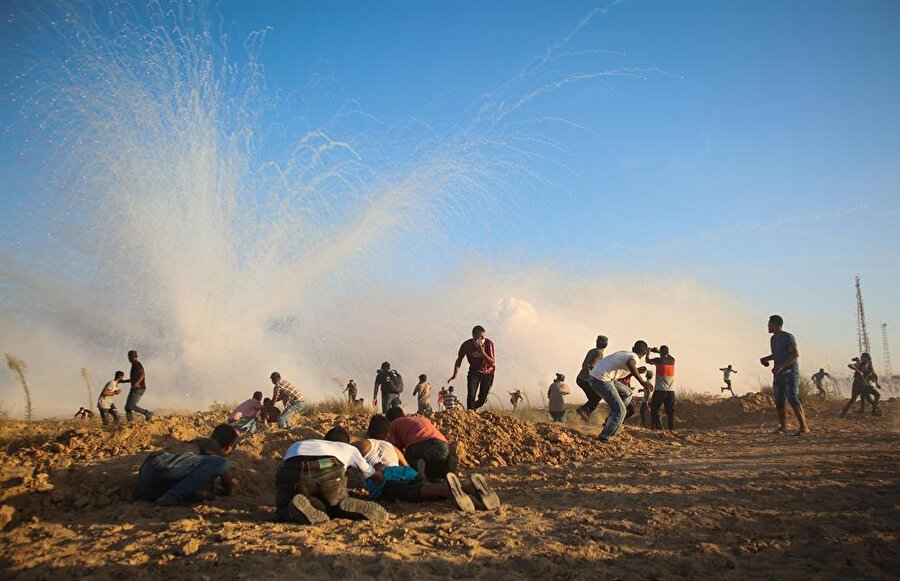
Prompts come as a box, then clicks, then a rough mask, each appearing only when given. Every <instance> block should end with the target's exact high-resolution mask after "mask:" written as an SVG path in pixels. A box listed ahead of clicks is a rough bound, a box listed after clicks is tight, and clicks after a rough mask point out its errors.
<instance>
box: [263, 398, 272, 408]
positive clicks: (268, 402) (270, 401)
mask: <svg viewBox="0 0 900 581" xmlns="http://www.w3.org/2000/svg"><path fill="white" fill-rule="evenodd" d="M263 405H264V406H266V407H269V406H271V405H272V398H271V397H267V398H265V399H264V400H263Z"/></svg>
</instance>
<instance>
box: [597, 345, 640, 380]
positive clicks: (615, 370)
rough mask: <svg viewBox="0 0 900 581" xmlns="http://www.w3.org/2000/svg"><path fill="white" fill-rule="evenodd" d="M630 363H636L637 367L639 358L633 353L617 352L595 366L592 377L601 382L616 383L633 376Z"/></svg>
mask: <svg viewBox="0 0 900 581" xmlns="http://www.w3.org/2000/svg"><path fill="white" fill-rule="evenodd" d="M629 361H634V365H635V367H637V364H638V361H639V359H638V356H637V355H635V354H634V353H633V352H632V351H616V352H615V353H612V354H610V355H607V356H606V357H604V358H603V359H601V360H600V361H598V362H597V365H594V368H593V369H591V377H593V378H594V379H599V380H600V381H614V380H616V379H622V378H623V377H627V376H628V375H630V374H631V370H630V369H628V362H629Z"/></svg>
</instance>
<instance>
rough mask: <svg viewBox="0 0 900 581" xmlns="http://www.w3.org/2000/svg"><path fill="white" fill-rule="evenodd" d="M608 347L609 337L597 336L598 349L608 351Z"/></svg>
mask: <svg viewBox="0 0 900 581" xmlns="http://www.w3.org/2000/svg"><path fill="white" fill-rule="evenodd" d="M607 347H609V337H607V336H606V335H597V349H606V348H607Z"/></svg>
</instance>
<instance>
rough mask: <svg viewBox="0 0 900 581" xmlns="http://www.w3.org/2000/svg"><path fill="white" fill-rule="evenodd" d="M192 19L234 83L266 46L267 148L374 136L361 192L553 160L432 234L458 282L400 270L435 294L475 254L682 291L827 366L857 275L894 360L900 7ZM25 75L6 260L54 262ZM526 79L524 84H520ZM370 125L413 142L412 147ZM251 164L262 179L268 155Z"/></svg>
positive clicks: (1, 150)
mask: <svg viewBox="0 0 900 581" xmlns="http://www.w3.org/2000/svg"><path fill="white" fill-rule="evenodd" d="M93 5H94V6H95V8H97V9H98V11H99V12H102V11H103V10H104V9H105V8H104V5H102V4H96V3H95V4H93ZM29 12H30V10H29V8H28V7H25V8H21V9H16V10H13V12H12V13H13V14H15V15H16V16H15V18H10V19H8V21H7V22H6V23H4V26H6V27H7V29H8V30H6V31H5V33H4V35H3V37H4V39H5V40H4V41H2V49H3V51H4V53H6V54H16V55H17V56H21V55H20V54H19V53H18V49H17V48H16V47H17V46H18V45H26V46H29V47H30V48H31V50H33V51H36V54H37V56H38V57H40V58H46V59H51V60H52V59H54V58H58V57H59V55H60V54H61V53H60V52H59V51H57V50H56V49H54V48H52V46H51V45H49V44H47V43H42V42H40V36H39V35H36V34H35V33H34V31H33V30H32V28H31V27H29V26H27V25H25V26H23V25H22V23H23V22H25V19H23V18H20V17H19V16H18V15H19V14H28V13H29ZM208 15H209V16H210V20H211V21H212V22H217V21H218V19H219V17H221V22H222V23H223V25H222V26H223V29H224V30H225V31H227V33H228V36H229V41H228V46H229V50H230V51H231V56H232V57H234V58H235V59H236V60H237V61H240V60H241V59H243V58H245V57H246V48H245V40H246V39H248V37H250V35H251V33H252V32H253V31H258V30H266V33H265V39H264V42H263V43H262V44H261V45H260V48H259V50H258V54H257V60H258V62H259V63H260V64H261V65H262V66H263V67H264V69H265V80H266V84H267V88H268V91H269V92H270V94H271V95H272V96H275V95H278V96H281V97H282V98H283V100H282V104H281V106H280V107H278V108H275V109H274V113H273V115H275V116H279V115H281V116H283V118H282V117H280V118H278V119H275V120H274V121H276V122H277V123H281V124H283V125H284V134H290V133H291V131H292V130H293V129H296V128H297V127H298V126H300V125H302V124H304V123H308V126H310V127H317V126H318V125H319V124H324V125H329V124H332V123H333V119H334V114H335V113H336V112H337V111H338V110H339V109H341V108H342V107H343V108H346V107H348V106H350V105H349V104H352V108H355V109H358V110H360V111H364V112H365V113H366V116H367V117H366V118H365V119H370V118H371V119H375V120H377V123H373V124H369V125H367V124H366V123H368V122H367V121H365V120H363V121H361V122H359V123H360V125H359V127H366V129H365V131H370V130H371V131H372V133H371V134H363V133H360V141H362V142H365V141H366V140H368V141H370V142H372V141H378V140H380V139H384V140H385V141H387V142H389V143H388V144H387V145H384V147H383V148H382V149H381V150H380V151H381V154H380V155H374V156H373V157H372V158H371V159H367V160H366V161H367V162H368V163H371V164H373V165H374V167H372V170H373V171H374V172H376V173H378V172H379V171H381V170H383V171H384V173H383V175H386V176H389V175H390V170H391V169H392V167H391V162H392V161H394V160H395V159H396V158H397V157H400V158H403V157H404V156H406V155H409V156H410V157H409V158H410V159H414V153H412V152H411V151H409V150H415V148H416V147H417V146H418V145H420V144H421V143H422V139H423V137H422V135H423V133H427V134H428V135H429V138H428V139H430V140H431V141H432V142H436V143H439V142H441V141H443V140H451V139H452V138H457V139H462V138H469V137H471V138H473V139H475V140H490V139H494V138H506V137H508V135H509V134H510V132H516V131H525V130H527V131H533V132H534V133H535V135H537V136H539V137H541V138H548V139H553V140H555V141H556V142H558V143H559V144H560V146H561V147H560V149H559V150H557V151H552V150H549V149H547V148H545V147H543V146H540V145H533V147H534V149H533V151H534V152H539V153H541V154H545V155H547V159H545V160H544V161H540V160H538V159H536V158H531V162H532V163H533V167H529V169H530V170H533V171H535V172H536V173H538V174H539V175H540V176H541V177H542V178H543V179H544V180H545V181H533V182H531V183H521V182H517V181H512V180H510V181H506V182H503V183H500V182H498V184H497V185H498V189H504V190H505V191H504V192H503V194H502V195H499V196H498V198H497V201H498V203H496V204H493V205H491V206H490V208H489V209H487V210H484V211H483V212H481V211H478V213H479V214H482V216H481V217H482V220H480V221H479V222H478V223H477V224H476V225H475V226H474V227H473V228H470V229H466V228H465V227H464V224H461V223H459V222H453V223H451V226H450V227H448V228H447V231H446V232H445V233H444V234H443V235H444V236H445V237H446V239H447V240H446V241H447V242H448V243H449V247H450V248H452V251H451V253H452V254H455V259H456V260H459V261H460V262H459V263H457V264H447V263H446V254H445V252H446V251H445V250H444V251H442V250H440V249H438V248H437V247H434V248H432V250H434V251H435V253H434V254H433V255H430V254H428V253H425V254H424V255H423V254H418V255H416V254H415V253H412V254H410V255H409V257H408V260H409V262H408V265H409V267H410V269H412V270H413V271H416V270H417V271H419V272H426V273H428V274H430V275H436V274H440V273H442V272H445V271H447V270H453V269H454V268H459V267H460V264H462V265H465V264H466V262H467V261H468V260H469V257H470V256H472V255H473V254H475V255H477V256H478V257H479V260H486V261H488V262H490V263H492V264H504V263H505V264H510V265H514V266H515V265H520V266H523V267H526V268H532V267H540V268H548V269H550V270H552V271H554V272H556V273H558V275H559V276H563V277H566V278H567V279H569V280H577V279H578V278H579V277H588V276H589V277H592V278H597V277H599V278H603V277H604V276H606V275H609V276H614V275H618V274H630V273H649V274H650V275H652V276H655V275H659V276H660V277H670V279H683V278H688V279H696V280H699V281H700V282H701V283H704V284H706V285H709V286H711V287H712V288H714V289H717V290H718V291H721V292H722V293H723V294H724V295H726V296H728V297H732V298H734V299H735V300H736V301H737V302H738V303H740V304H741V305H743V306H746V307H747V308H749V309H750V310H751V311H752V312H754V313H761V314H768V313H770V312H781V313H782V314H784V315H785V318H786V319H787V320H788V321H789V323H788V327H792V326H793V327H795V328H796V327H799V328H801V329H802V330H803V333H804V334H805V335H806V336H807V337H810V338H811V339H812V338H814V339H815V341H817V348H818V349H819V351H820V352H823V351H827V352H828V353H830V354H834V356H835V357H836V358H838V359H843V358H844V357H846V356H849V355H850V354H852V351H853V349H854V348H855V342H856V340H855V321H854V311H853V305H854V303H853V286H852V281H853V276H854V275H855V274H860V275H862V277H863V286H864V292H865V296H866V301H867V309H868V313H869V324H870V326H871V328H872V339H873V343H875V344H876V345H878V348H876V349H874V351H875V352H876V354H879V355H880V336H879V334H878V325H879V324H880V323H881V322H883V321H887V322H889V324H890V325H891V328H892V329H893V332H892V335H891V342H892V344H894V345H895V346H896V347H895V350H897V349H900V331H898V329H900V295H898V288H900V267H898V265H900V260H898V259H900V234H898V229H897V226H898V224H900V77H898V75H896V74H895V69H896V63H897V59H898V57H900V35H897V34H896V30H898V28H900V4H898V3H897V2H890V1H886V2H826V1H815V2H791V3H784V2H693V1H692V2H646V1H640V0H633V1H624V2H620V3H617V4H610V3H603V2H601V3H596V2H536V1H535V2H377V3H375V2H362V3H351V2H275V1H266V2H252V3H251V2H245V1H238V0H222V1H221V2H219V3H218V4H214V5H213V8H210V9H209V10H208ZM589 15H592V16H591V17H590V18H587V17H588V16H589ZM579 23H582V26H580V27H579ZM573 31H575V33H574V34H573ZM547 55H549V56H550V57H551V58H550V59H548V60H547V62H545V63H544V64H543V65H542V66H540V67H538V68H537V69H535V68H534V67H535V64H536V63H537V62H538V61H539V60H540V59H541V57H542V56H545V57H546V56H547ZM19 64H21V61H20V60H16V59H4V62H3V63H2V64H0V75H2V77H3V81H4V85H5V86H6V87H7V88H10V90H9V92H8V95H7V97H5V98H3V99H2V100H0V122H2V125H3V127H4V129H5V131H6V136H7V139H4V140H3V142H2V143H0V154H2V158H3V160H4V161H3V162H2V176H0V186H2V190H0V210H2V212H0V260H2V259H3V258H4V253H9V254H7V256H9V255H12V254H15V253H17V252H18V251H19V249H21V248H22V247H23V245H24V247H27V248H29V249H30V251H31V252H34V253H45V254H47V253H51V252H52V249H53V248H54V246H53V245H54V244H56V245H58V244H59V243H60V242H59V240H54V239H53V233H54V232H53V228H52V227H50V228H48V225H47V223H46V221H45V220H44V219H43V217H44V214H43V213H42V210H41V208H40V207H38V206H37V205H36V204H35V203H34V201H33V200H34V199H33V198H32V197H31V194H30V192H31V191H32V189H33V187H34V183H36V180H38V179H39V177H40V176H39V175H38V176H37V177H35V175H36V174H35V173H34V172H33V170H34V169H35V168H38V173H40V171H41V170H40V168H41V167H42V166H41V163H43V162H44V157H43V156H44V155H45V154H46V152H47V151H48V150H52V146H47V145H46V144H44V145H41V136H40V135H39V134H38V132H36V131H35V128H34V126H33V125H31V124H30V123H29V122H28V121H26V122H24V123H23V122H21V121H19V120H17V119H18V116H19V112H20V110H21V107H22V102H21V100H18V101H17V102H15V103H14V102H12V101H11V100H10V98H9V96H11V95H14V93H15V91H16V90H18V89H17V88H19V87H22V86H23V82H22V81H21V79H20V80H14V77H15V76H16V75H17V74H19V73H20V72H21V69H20V68H18V67H19ZM626 69H627V70H628V71H634V74H629V75H624V76H623V75H619V74H614V75H612V76H607V77H603V78H593V79H585V80H581V81H578V82H573V83H567V84H564V85H563V86H560V87H558V88H556V89H554V90H552V91H548V92H546V93H544V94H542V95H540V96H539V97H537V98H535V99H533V100H530V101H529V102H528V103H527V106H526V107H524V108H523V109H522V110H520V111H518V112H516V113H514V114H511V115H510V116H509V117H507V118H505V119H504V122H503V123H501V124H499V125H498V126H491V124H490V123H486V122H484V121H481V122H476V121H474V119H475V118H476V116H477V111H478V110H479V107H481V106H483V105H484V104H485V103H490V102H496V101H498V100H503V101H504V102H505V103H510V102H515V101H516V100H517V99H521V98H522V97H523V96H525V95H526V94H528V92H529V91H531V90H533V89H535V88H537V87H540V86H542V85H544V84H547V83H552V82H554V81H558V80H560V79H565V78H569V77H570V76H572V75H579V74H584V75H591V74H596V73H601V72H604V71H607V72H614V73H616V72H622V71H623V70H626ZM522 71H531V72H530V73H529V74H528V75H526V78H525V79H524V80H521V81H519V82H515V81H514V80H515V79H516V78H517V75H519V74H520V73H521V72H522ZM27 82H28V81H25V82H24V83H25V84H26V85H27ZM294 108H296V110H294ZM286 113H289V114H288V115H286ZM292 116H293V117H292ZM299 116H303V117H304V118H305V121H302V122H301V121H298V117H299ZM369 116H371V117H369ZM551 119H552V120H553V121H551ZM539 120H540V121H541V122H540V123H534V121H539ZM266 121H267V122H269V123H272V122H273V119H267V120H266ZM525 121H530V122H532V123H530V124H524V125H522V124H519V122H525ZM373 126H379V127H382V126H383V127H387V126H394V127H412V126H416V127H426V126H427V127H428V128H429V129H428V131H423V132H422V133H415V135H414V136H413V134H411V138H410V140H409V141H405V140H404V137H403V136H404V134H403V132H400V131H398V132H396V133H391V134H379V133H378V132H377V131H376V130H373V129H372V127H373ZM341 128H342V129H343V130H344V131H345V132H347V131H348V130H350V129H351V128H352V124H349V123H348V124H343V125H342V126H341ZM411 131H414V130H411ZM275 134H278V131H276V132H275ZM517 135H518V136H519V137H521V134H517ZM461 136H462V137H461ZM23 139H28V144H24V142H23ZM36 144H37V145H36ZM369 145H371V143H370V144H369ZM266 147H267V148H271V151H270V150H269V149H266V150H265V151H264V154H268V153H271V154H272V156H273V157H278V155H279V152H278V151H276V150H277V149H278V148H279V144H278V142H277V139H276V140H273V141H270V142H268V143H267V145H266ZM363 149H364V150H365V149H366V147H363ZM367 151H376V152H377V151H379V149H378V148H377V147H373V148H369V149H367ZM491 152H492V150H491V149H490V148H486V149H485V150H484V151H482V153H481V155H483V156H489V155H491ZM379 164H383V165H384V167H379ZM500 181H501V182H502V180H500ZM44 185H45V184H44ZM35 241H37V242H35ZM56 248H59V247H58V246H57V247H56ZM436 256H439V257H440V260H437V259H436V258H435V257H436ZM0 266H2V265H0ZM67 266H71V265H67ZM429 269H430V270H429ZM426 284H427V281H426ZM0 290H2V286H0ZM764 325H765V320H764V318H763V320H761V321H760V343H761V344H762V345H763V346H764V344H765V335H764ZM801 343H802V340H801ZM878 360H879V357H876V362H877V361H878Z"/></svg>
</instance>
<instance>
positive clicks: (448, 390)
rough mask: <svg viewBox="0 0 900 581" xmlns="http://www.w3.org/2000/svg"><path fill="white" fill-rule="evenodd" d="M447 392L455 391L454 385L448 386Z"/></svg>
mask: <svg viewBox="0 0 900 581" xmlns="http://www.w3.org/2000/svg"><path fill="white" fill-rule="evenodd" d="M447 393H453V386H452V385H451V386H450V387H448V388H447Z"/></svg>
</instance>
